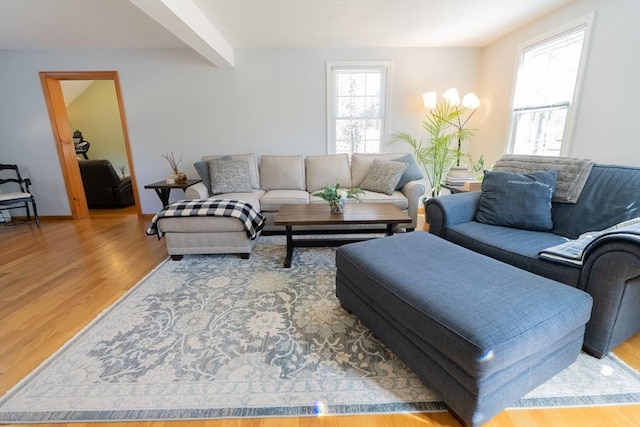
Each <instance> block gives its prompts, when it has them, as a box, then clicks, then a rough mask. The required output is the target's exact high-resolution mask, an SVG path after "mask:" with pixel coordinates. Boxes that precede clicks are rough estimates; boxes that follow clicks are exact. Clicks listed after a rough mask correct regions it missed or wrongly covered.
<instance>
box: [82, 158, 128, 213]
mask: <svg viewBox="0 0 640 427" xmlns="http://www.w3.org/2000/svg"><path fill="white" fill-rule="evenodd" d="M78 165H79V166H80V174H81V175H82V184H83V185H84V193H85V195H86V197H87V204H88V205H89V207H90V208H109V207H125V206H130V205H132V204H134V203H135V202H134V198H133V188H132V186H131V178H130V177H126V178H123V179H120V177H119V176H118V174H117V173H116V171H115V170H114V169H113V166H112V165H111V162H110V161H109V160H79V161H78Z"/></svg>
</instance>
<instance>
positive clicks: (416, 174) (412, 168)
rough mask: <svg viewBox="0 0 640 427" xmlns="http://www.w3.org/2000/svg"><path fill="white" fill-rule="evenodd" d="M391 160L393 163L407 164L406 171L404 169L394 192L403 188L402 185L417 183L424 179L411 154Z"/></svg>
mask: <svg viewBox="0 0 640 427" xmlns="http://www.w3.org/2000/svg"><path fill="white" fill-rule="evenodd" d="M391 160H393V161H394V162H403V163H406V164H407V169H405V171H404V173H403V174H402V178H400V181H398V185H396V190H399V189H400V188H402V187H404V185H405V184H406V183H408V182H411V181H419V180H421V179H422V178H424V174H423V173H422V171H421V170H420V167H419V166H418V164H417V163H416V160H415V159H414V158H413V156H412V155H411V154H405V155H404V156H400V157H396V158H393V159H391Z"/></svg>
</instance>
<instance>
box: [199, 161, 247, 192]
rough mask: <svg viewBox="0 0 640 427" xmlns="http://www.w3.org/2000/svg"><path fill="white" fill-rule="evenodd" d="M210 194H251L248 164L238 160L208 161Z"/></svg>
mask: <svg viewBox="0 0 640 427" xmlns="http://www.w3.org/2000/svg"><path fill="white" fill-rule="evenodd" d="M209 174H210V176H211V194H222V193H251V191H252V188H251V179H250V178H249V164H248V163H247V162H243V161H240V160H223V159H212V160H209Z"/></svg>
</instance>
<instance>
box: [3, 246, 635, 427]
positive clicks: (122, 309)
mask: <svg viewBox="0 0 640 427" xmlns="http://www.w3.org/2000/svg"><path fill="white" fill-rule="evenodd" d="M284 255H285V246H284V239H283V238H282V237H279V236H270V237H264V236H263V237H261V238H260V241H259V243H258V245H257V246H256V248H255V249H254V250H253V252H252V254H251V258H250V259H249V260H242V259H240V258H239V257H237V256H233V255H224V256H185V257H184V258H183V260H181V261H178V262H176V261H166V262H164V263H163V264H161V265H160V266H159V267H158V268H156V269H155V270H154V271H153V272H151V273H150V274H149V275H148V276H147V277H146V278H144V279H143V280H142V281H141V282H140V283H139V284H138V285H136V286H135V287H134V288H133V289H132V290H131V291H130V292H129V293H127V294H126V295H125V296H124V297H123V298H121V299H120V300H119V301H118V302H117V303H115V304H114V305H113V306H112V307H110V308H109V309H107V310H106V311H105V312H104V313H102V314H101V315H100V316H98V318H97V319H95V320H94V321H93V322H92V323H91V324H90V325H88V326H87V327H86V328H84V329H83V330H82V331H81V332H80V333H79V334H78V335H77V336H76V337H74V338H73V339H72V340H71V341H69V342H68V343H67V344H65V345H64V346H63V348H61V349H60V350H59V351H58V352H57V353H56V354H54V355H53V356H51V357H50V358H49V359H48V360H47V361H45V362H44V363H43V364H42V365H41V366H40V367H38V368H37V369H36V370H35V371H34V372H33V373H32V374H30V375H29V376H28V377H27V378H25V379H24V380H23V381H22V382H20V383H19V384H18V385H16V387H14V388H13V389H12V390H10V391H9V392H8V393H7V394H6V395H5V396H4V397H3V398H2V399H0V422H55V421H116V420H172V419H173V420H175V419H203V418H227V417H271V416H313V415H319V414H362V413H393V412H418V411H440V410H444V405H443V404H442V402H441V401H440V398H439V397H438V394H437V393H436V392H435V391H432V390H430V389H428V388H427V387H425V386H424V385H422V383H421V382H420V381H419V380H418V379H417V378H416V376H415V375H414V374H413V373H412V372H411V371H410V370H409V369H408V368H407V367H406V366H405V365H404V364H403V363H402V362H401V361H400V360H398V359H397V358H396V357H395V356H394V354H393V353H391V352H390V351H389V350H388V349H387V348H386V347H385V346H384V345H383V344H381V343H380V342H379V341H378V340H376V338H375V337H373V336H372V334H371V332H370V331H369V330H368V329H367V328H365V327H364V326H362V325H361V324H360V323H359V321H358V319H357V318H356V317H354V316H353V315H350V314H348V313H346V312H345V311H344V310H343V309H342V308H341V307H340V305H339V303H338V301H337V299H336V297H335V295H334V293H335V265H334V257H335V250H334V249H331V248H307V249H299V250H298V249H296V250H295V252H294V258H293V262H292V268H291V269H284V268H282V262H283V259H284ZM634 402H635V403H637V402H640V375H639V373H638V372H636V371H634V370H633V369H631V368H630V367H629V366H627V365H625V364H624V363H623V362H622V361H621V360H619V359H618V358H616V357H614V356H609V357H606V358H604V359H602V360H598V359H595V358H593V357H590V356H588V355H581V356H580V357H579V359H578V361H577V362H576V363H574V364H573V365H572V366H571V367H569V368H568V369H566V370H565V371H563V372H561V373H560V374H559V375H557V376H556V377H554V378H552V379H551V380H550V381H548V382H547V383H545V384H543V385H542V386H540V387H538V388H537V389H536V390H534V391H532V392H531V393H530V394H528V395H527V396H526V397H525V398H523V399H522V400H520V401H519V402H517V404H516V405H515V407H525V408H530V407H541V406H544V407H549V406H551V407H552V406H572V405H594V404H628V403H634Z"/></svg>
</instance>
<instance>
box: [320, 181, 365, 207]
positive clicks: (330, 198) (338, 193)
mask: <svg viewBox="0 0 640 427" xmlns="http://www.w3.org/2000/svg"><path fill="white" fill-rule="evenodd" d="M360 194H364V191H362V190H361V189H359V188H349V189H344V188H340V184H336V185H334V186H333V187H330V186H328V185H325V186H324V187H322V191H319V192H317V193H314V194H313V195H314V196H316V197H320V198H321V199H324V200H326V201H327V202H329V206H331V213H343V212H344V202H345V201H346V199H356V200H358V201H359V200H360V197H359V195H360Z"/></svg>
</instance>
